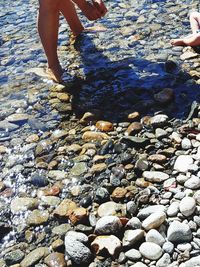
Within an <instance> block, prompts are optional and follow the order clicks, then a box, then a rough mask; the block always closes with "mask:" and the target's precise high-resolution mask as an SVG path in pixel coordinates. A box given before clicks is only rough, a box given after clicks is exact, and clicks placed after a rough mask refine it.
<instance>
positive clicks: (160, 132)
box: [155, 128, 168, 139]
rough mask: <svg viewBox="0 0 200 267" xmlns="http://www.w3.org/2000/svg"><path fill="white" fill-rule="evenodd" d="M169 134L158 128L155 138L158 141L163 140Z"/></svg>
mask: <svg viewBox="0 0 200 267" xmlns="http://www.w3.org/2000/svg"><path fill="white" fill-rule="evenodd" d="M167 134H168V133H167V131H165V130H164V129H161V128H156V130H155V136H156V138H158V139H161V138H163V137H165V136H167Z"/></svg>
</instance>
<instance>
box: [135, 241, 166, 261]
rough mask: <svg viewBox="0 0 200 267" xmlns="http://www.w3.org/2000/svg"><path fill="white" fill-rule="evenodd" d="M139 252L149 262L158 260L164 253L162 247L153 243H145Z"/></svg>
mask: <svg viewBox="0 0 200 267" xmlns="http://www.w3.org/2000/svg"><path fill="white" fill-rule="evenodd" d="M139 251H140V253H141V254H142V256H144V257H145V258H147V259H149V260H158V259H159V258H160V257H161V256H162V254H163V252H162V249H161V247H160V246H158V245H157V244H155V243H152V242H144V243H142V245H141V246H140V247H139Z"/></svg>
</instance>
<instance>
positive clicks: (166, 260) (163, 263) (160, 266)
mask: <svg viewBox="0 0 200 267" xmlns="http://www.w3.org/2000/svg"><path fill="white" fill-rule="evenodd" d="M170 263H171V256H170V255H169V254H168V253H165V254H163V256H162V257H161V258H160V259H159V260H158V261H157V263H156V266H157V267H168V266H169V265H170Z"/></svg>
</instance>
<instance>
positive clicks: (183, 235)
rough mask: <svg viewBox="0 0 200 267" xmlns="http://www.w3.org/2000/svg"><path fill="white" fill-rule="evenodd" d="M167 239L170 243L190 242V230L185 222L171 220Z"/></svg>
mask: <svg viewBox="0 0 200 267" xmlns="http://www.w3.org/2000/svg"><path fill="white" fill-rule="evenodd" d="M167 239H168V240H169V241H170V242H172V243H183V242H190V241H191V240H192V232H191V230H190V227H189V226H188V225H187V224H185V223H181V222H179V221H173V222H172V223H171V224H170V226H169V228H168V230H167Z"/></svg>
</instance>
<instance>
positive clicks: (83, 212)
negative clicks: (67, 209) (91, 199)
mask: <svg viewBox="0 0 200 267" xmlns="http://www.w3.org/2000/svg"><path fill="white" fill-rule="evenodd" d="M87 218H88V210H87V209H85V208H83V207H80V208H76V209H75V210H73V211H72V213H71V214H70V215H69V219H70V221H71V223H72V224H73V225H76V224H77V223H86V221H87Z"/></svg>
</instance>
